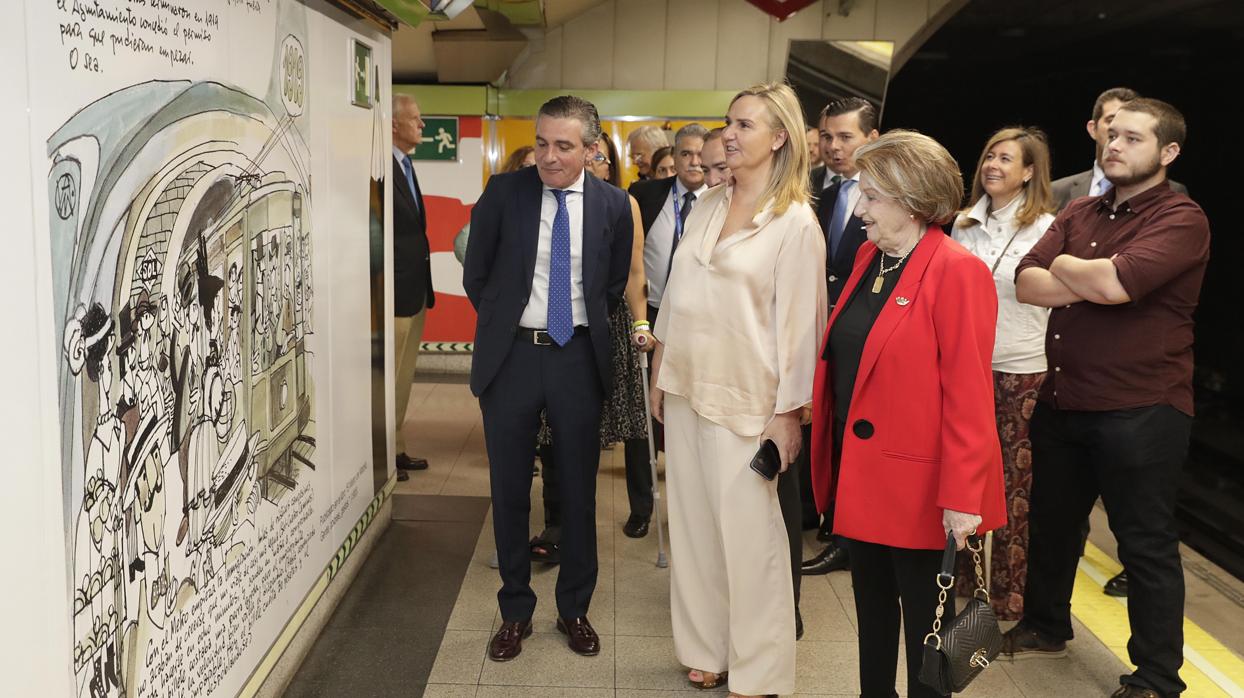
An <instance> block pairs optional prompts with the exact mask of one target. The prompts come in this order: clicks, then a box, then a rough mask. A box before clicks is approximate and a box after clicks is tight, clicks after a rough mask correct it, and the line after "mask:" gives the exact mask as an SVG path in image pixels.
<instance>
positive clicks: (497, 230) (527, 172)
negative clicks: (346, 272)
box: [462, 96, 634, 661]
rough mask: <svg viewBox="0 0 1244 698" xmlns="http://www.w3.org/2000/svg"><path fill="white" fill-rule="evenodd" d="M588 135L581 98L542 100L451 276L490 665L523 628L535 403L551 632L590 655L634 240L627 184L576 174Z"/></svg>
mask: <svg viewBox="0 0 1244 698" xmlns="http://www.w3.org/2000/svg"><path fill="white" fill-rule="evenodd" d="M600 137H601V130H600V118H599V116H598V115H597V112H596V107H594V106H593V105H592V104H591V102H587V101H585V100H582V99H579V98H577V97H570V96H563V97H556V98H554V99H552V100H549V101H548V102H546V103H545V104H544V106H542V107H540V111H539V114H538V116H537V118H536V151H535V155H536V166H535V167H528V168H524V169H522V170H519V171H517V172H513V173H509V174H500V175H494V176H493V177H492V178H491V179H489V180H488V185H487V187H486V188H485V189H484V193H483V195H482V196H480V199H479V201H478V202H477V203H476V204H475V208H474V209H473V210H472V211H471V237H470V241H469V243H468V246H467V253H466V259H465V262H464V265H463V274H462V285H463V287H464V288H465V289H466V293H467V297H468V298H469V299H470V300H471V304H472V305H474V306H475V309H476V312H477V313H478V320H477V324H476V330H475V350H474V354H473V356H472V359H471V392H472V393H474V394H475V395H476V396H477V397H479V404H480V411H481V412H482V413H483V417H484V440H485V443H486V446H487V449H488V465H489V473H490V475H491V478H492V504H493V534H494V535H495V537H496V542H497V557H498V561H499V563H500V572H501V582H502V586H501V590H500V591H499V592H498V593H497V601H498V603H499V604H500V606H501V617H502V620H503V622H502V624H501V628H500V629H499V630H498V631H497V633H496V635H494V637H493V639H492V642H491V643H490V645H489V648H488V656H489V658H491V659H492V660H494V661H507V660H510V659H513V658H515V657H517V656H518V655H519V653H520V652H521V651H522V640H523V638H524V637H526V636H528V635H530V634H531V632H532V625H531V619H532V614H533V612H534V611H535V607H536V595H535V593H534V592H533V591H532V589H531V583H530V582H531V548H530V546H529V543H528V533H529V531H528V524H529V517H530V512H531V500H530V492H531V477H532V467H531V466H532V461H533V454H534V453H535V451H536V433H537V431H538V430H539V428H540V412H541V411H544V412H545V413H546V415H547V417H548V422H549V426H550V427H551V428H552V431H553V453H554V454H555V457H556V461H557V464H558V466H557V467H558V473H557V475H558V477H557V486H558V490H559V494H560V497H559V499H560V502H561V516H562V538H561V569H560V570H559V571H558V575H557V591H556V596H557V614H558V619H557V629H558V630H559V631H561V632H562V633H564V634H566V635H567V636H568V641H569V645H570V648H571V649H572V650H573V651H575V652H577V653H579V654H582V655H595V654H598V653H599V652H600V638H599V637H598V636H597V634H596V631H595V630H593V629H592V625H591V624H590V623H589V622H588V620H587V612H588V606H589V604H590V603H591V600H592V592H593V590H594V589H595V588H596V575H597V558H596V472H597V466H598V464H599V461H600V443H599V433H600V413H601V405H602V402H603V400H604V398H605V396H606V394H607V392H608V389H609V386H611V385H612V380H613V377H612V366H611V363H610V359H611V346H612V345H611V344H610V339H609V313H610V312H611V311H612V310H613V308H614V307H616V306H617V304H618V303H619V302H620V301H621V299H622V291H623V289H624V288H625V287H626V279H627V272H628V271H629V267H630V261H631V241H632V239H633V237H634V233H633V228H632V225H633V224H632V221H631V207H630V202H629V200H628V199H627V197H626V194H625V193H623V192H622V191H621V190H620V189H617V188H616V187H613V186H611V185H609V184H606V183H604V182H602V181H600V180H599V179H596V178H595V177H589V176H586V173H585V172H584V163H585V162H586V161H587V158H588V157H591V156H593V155H595V153H596V149H597V147H598V141H599V139H600Z"/></svg>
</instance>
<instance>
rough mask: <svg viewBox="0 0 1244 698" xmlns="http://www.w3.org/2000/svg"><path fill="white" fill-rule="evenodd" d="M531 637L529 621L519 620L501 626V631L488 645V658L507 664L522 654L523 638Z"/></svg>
mask: <svg viewBox="0 0 1244 698" xmlns="http://www.w3.org/2000/svg"><path fill="white" fill-rule="evenodd" d="M525 637H531V621H529V620H520V621H515V622H512V623H511V622H506V623H502V624H501V629H500V630H498V631H497V634H496V635H493V636H492V642H490V643H488V658H489V659H491V660H492V661H494V662H508V661H510V660H511V659H513V658H515V657H517V656H518V655H520V654H522V652H523V638H525Z"/></svg>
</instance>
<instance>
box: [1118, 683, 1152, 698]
mask: <svg viewBox="0 0 1244 698" xmlns="http://www.w3.org/2000/svg"><path fill="white" fill-rule="evenodd" d="M1110 698H1162V694H1161V693H1158V692H1157V691H1155V690H1153V689H1152V688H1145V687H1143V686H1131V685H1127V684H1125V685H1123V686H1120V687H1119V690H1117V691H1115V692H1114V693H1111V694H1110Z"/></svg>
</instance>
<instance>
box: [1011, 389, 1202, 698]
mask: <svg viewBox="0 0 1244 698" xmlns="http://www.w3.org/2000/svg"><path fill="white" fill-rule="evenodd" d="M1191 430H1192V418H1191V417H1189V416H1188V415H1186V414H1183V413H1182V412H1180V411H1178V410H1176V409H1175V408H1173V407H1170V406H1169V405H1155V406H1153V407H1142V408H1138V409H1131V410H1114V411H1109V412H1077V411H1071V410H1059V409H1056V408H1054V407H1051V406H1049V405H1046V404H1044V403H1041V404H1038V405H1037V408H1036V411H1035V412H1034V413H1033V416H1032V505H1031V510H1030V511H1029V514H1028V535H1029V544H1028V545H1029V547H1028V556H1029V557H1028V582H1029V583H1028V588H1027V590H1026V592H1025V594H1024V622H1025V623H1026V624H1028V625H1029V626H1030V627H1032V628H1033V629H1035V630H1037V631H1038V632H1040V633H1042V634H1043V635H1047V636H1049V637H1051V638H1056V639H1059V640H1070V639H1071V637H1072V631H1071V589H1072V586H1073V585H1074V584H1075V576H1076V563H1077V560H1078V558H1079V555H1080V544H1081V543H1080V541H1081V538H1080V531H1081V528H1082V527H1083V525H1084V522H1085V520H1086V519H1087V518H1088V515H1089V512H1090V510H1091V509H1092V507H1093V502H1094V501H1096V499H1097V497H1098V496H1099V495H1100V496H1101V498H1102V503H1104V504H1105V506H1106V515H1107V517H1108V519H1109V522H1110V530H1111V531H1113V532H1114V536H1115V538H1116V539H1117V540H1118V542H1119V560H1120V562H1122V563H1123V567H1124V569H1126V570H1127V573H1128V595H1127V615H1128V621H1129V623H1130V625H1131V631H1132V637H1131V639H1130V640H1128V643H1127V652H1128V656H1129V658H1130V659H1131V661H1132V663H1133V664H1135V665H1136V667H1137V668H1136V672H1135V673H1133V674H1131V675H1130V676H1124V677H1122V681H1123V683H1128V684H1133V685H1136V686H1141V687H1144V688H1149V689H1152V690H1154V691H1157V692H1158V693H1161V694H1162V695H1178V694H1179V693H1181V692H1183V691H1184V690H1185V689H1186V688H1187V686H1186V685H1185V684H1184V682H1183V681H1182V680H1180V678H1179V667H1180V666H1182V665H1183V608H1184V577H1183V566H1182V564H1181V560H1180V557H1179V533H1178V531H1177V530H1176V529H1175V499H1176V490H1177V485H1178V476H1179V471H1180V469H1181V468H1182V467H1183V462H1184V458H1185V456H1186V455H1187V453H1188V439H1189V436H1190V434H1191Z"/></svg>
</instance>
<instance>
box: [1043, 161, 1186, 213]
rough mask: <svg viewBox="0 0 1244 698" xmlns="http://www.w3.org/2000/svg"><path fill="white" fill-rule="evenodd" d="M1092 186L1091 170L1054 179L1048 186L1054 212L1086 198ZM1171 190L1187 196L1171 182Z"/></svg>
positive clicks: (1183, 189)
mask: <svg viewBox="0 0 1244 698" xmlns="http://www.w3.org/2000/svg"><path fill="white" fill-rule="evenodd" d="M1092 184H1093V170H1092V169H1088V170H1085V171H1084V172H1080V173H1077V174H1073V175H1069V176H1067V177H1063V178H1062V179H1056V180H1054V181H1053V182H1052V183H1051V184H1050V188H1051V189H1053V191H1054V206H1055V211H1061V210H1063V209H1064V208H1066V207H1067V204H1069V203H1071V202H1072V201H1074V200H1076V199H1078V198H1080V197H1081V196H1088V194H1089V187H1090V186H1092ZM1171 189H1172V190H1174V191H1177V192H1179V193H1180V194H1187V193H1188V188H1187V187H1185V186H1184V185H1182V184H1180V183H1179V182H1176V181H1174V180H1171Z"/></svg>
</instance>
